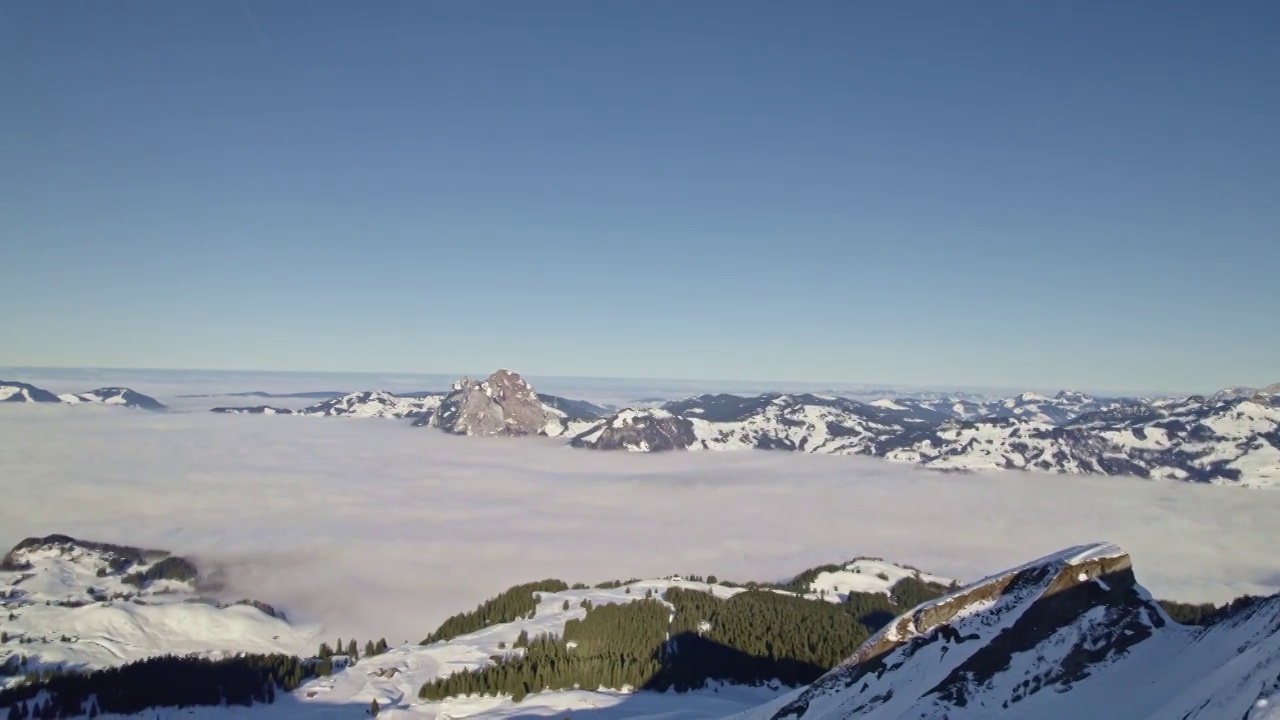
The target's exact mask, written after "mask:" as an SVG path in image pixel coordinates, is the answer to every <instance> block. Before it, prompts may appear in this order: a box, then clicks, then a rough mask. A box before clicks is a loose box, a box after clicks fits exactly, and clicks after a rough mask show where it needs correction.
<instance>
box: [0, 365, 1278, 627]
mask: <svg viewBox="0 0 1280 720" xmlns="http://www.w3.org/2000/svg"><path fill="white" fill-rule="evenodd" d="M56 389H58V390H62V388H56ZM1277 517H1280V492H1270V491H1265V490H1245V489H1238V488H1221V487H1204V486H1194V485H1189V484H1184V483H1176V482H1150V481H1143V480H1137V479H1128V478H1107V477H1078V476H1062V475H1042V474H1033V473H1015V472H1008V473H991V474H969V475H957V474H940V473H934V472H929V471H923V470H918V469H916V468H913V467H910V466H904V465H898V464H892V463H888V462H886V461H882V460H879V459H874V458H858V457H827V456H810V455H803V454H797V453H785V452H764V451H738V452H719V453H696V452H690V453H668V454H651V455H645V454H627V453H605V452H595V451H588V450H577V449H572V448H569V447H567V446H565V445H564V444H563V442H562V441H557V440H548V439H534V438H467V437H455V436H451V435H447V434H445V433H442V432H439V431H437V430H434V429H428V428H414V427H411V426H410V424H409V422H408V421H400V420H386V419H354V418H323V417H283V416H274V417H272V416H265V417H264V416H239V415H234V416H233V415H215V414H212V413H208V412H170V413H148V412H144V411H132V410H125V409H120V408H109V407H67V406H52V407H50V406H32V405H20V406H16V407H13V406H10V407H0V544H3V545H4V546H6V547H7V546H10V545H12V544H14V543H16V542H17V541H19V540H20V539H22V538H23V537H26V536H30V535H45V534H49V533H54V532H61V533H67V534H71V535H75V536H78V537H84V538H87V539H95V540H104V541H113V542H122V543H130V544H137V545H144V546H152V547H160V548H167V549H171V550H173V551H176V552H180V553H187V554H191V555H193V556H195V557H197V558H199V559H201V560H204V561H205V562H206V563H213V564H217V565H219V566H221V567H223V568H225V569H226V570H227V572H228V574H229V576H230V580H231V587H230V588H228V590H227V592H228V593H229V594H231V595H238V596H244V595H248V596H251V597H255V598H258V599H261V600H265V601H267V602H270V603H273V604H276V605H279V606H282V607H284V608H286V609H287V610H288V611H290V613H291V616H293V617H294V618H296V619H300V620H303V621H307V622H316V623H321V624H323V625H324V626H325V630H326V633H327V634H329V635H338V634H341V635H343V636H347V637H350V636H352V635H355V636H357V637H359V638H362V639H363V638H371V637H372V638H376V637H386V638H387V639H388V640H389V641H391V642H393V643H394V642H401V641H404V640H409V641H417V640H419V639H420V638H421V637H422V636H424V635H426V634H427V633H428V632H429V631H430V630H432V629H433V628H434V627H435V626H436V625H437V624H438V623H439V622H440V621H441V620H442V619H443V618H444V617H446V616H448V615H450V614H452V613H455V612H458V611H461V610H467V609H470V608H472V607H474V606H475V604H476V603H477V602H479V601H481V600H483V599H484V598H485V597H488V596H491V595H493V594H495V593H497V592H499V591H501V590H503V589H505V588H506V587H508V586H510V585H512V584H515V583H518V582H524V581H528V580H535V579H540V578H544V577H560V578H563V579H565V580H567V581H569V582H573V581H578V580H581V581H585V582H590V583H594V582H598V581H601V580H608V579H613V578H619V579H626V578H629V577H632V576H636V577H654V576H660V575H666V574H670V573H677V572H678V573H697V574H703V575H705V574H716V575H718V576H720V577H722V578H733V579H737V580H747V579H759V580H776V579H782V578H784V577H787V576H790V575H792V574H794V573H795V572H797V571H799V570H801V569H803V568H805V567H809V566H812V565H815V564H820V563H826V562H833V561H839V560H843V559H848V558H851V557H854V556H858V555H872V556H881V557H885V558H888V559H891V560H895V561H899V562H905V563H909V564H913V565H916V566H918V567H921V568H924V569H927V570H930V571H933V572H937V573H939V574H943V575H947V576H951V577H956V578H959V579H962V580H972V579H977V578H979V577H981V576H983V575H986V574H989V573H991V572H995V571H998V570H1000V569H1002V568H1004V567H1007V566H1011V565H1014V564H1017V563H1020V562H1023V561H1025V560H1028V559H1032V558H1034V557H1037V556H1040V555H1043V554H1047V553H1049V552H1052V551H1054V550H1057V549H1060V548H1063V547H1066V546H1070V545H1075V544H1080V543H1085V542H1092V541H1098V540H1110V541H1114V542H1117V543H1119V544H1120V545H1121V546H1122V547H1124V548H1126V549H1127V550H1129V551H1130V553H1131V554H1132V555H1133V558H1134V563H1135V566H1136V569H1137V573H1138V577H1139V580H1140V581H1141V582H1143V583H1144V584H1145V585H1146V586H1147V587H1149V588H1150V589H1151V590H1152V591H1153V592H1154V593H1155V594H1156V595H1158V596H1160V597H1172V598H1178V599H1183V600H1193V601H1202V600H1212V601H1222V600H1226V599H1228V598H1231V597H1234V596H1237V595H1240V594H1242V593H1270V592H1275V591H1276V590H1277V589H1280V556H1277V555H1276V554H1275V552H1274V546H1275V542H1276V540H1277V539H1280V531H1278V530H1277V528H1276V525H1275V518H1277Z"/></svg>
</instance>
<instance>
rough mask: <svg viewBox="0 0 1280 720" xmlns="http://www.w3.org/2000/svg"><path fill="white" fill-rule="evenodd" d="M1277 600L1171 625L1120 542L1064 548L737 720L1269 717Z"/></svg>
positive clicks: (934, 604) (907, 624)
mask: <svg viewBox="0 0 1280 720" xmlns="http://www.w3.org/2000/svg"><path fill="white" fill-rule="evenodd" d="M1278 681H1280V596H1272V597H1270V598H1267V599H1264V600H1261V601H1259V602H1257V603H1255V604H1253V605H1250V606H1248V607H1245V608H1244V609H1242V610H1239V611H1237V612H1236V613H1235V614H1234V615H1232V616H1231V617H1228V618H1226V619H1224V620H1221V621H1219V622H1218V623H1216V624H1214V625H1212V626H1210V627H1208V628H1190V627H1185V626H1181V625H1176V624H1174V623H1173V622H1172V621H1171V620H1170V619H1169V618H1168V616H1167V615H1166V614H1165V613H1164V612H1163V610H1162V609H1161V608H1160V606H1159V605H1158V604H1156V603H1155V602H1153V601H1152V599H1151V597H1150V595H1148V594H1147V592H1146V591H1145V590H1144V589H1143V588H1142V587H1141V586H1139V585H1137V584H1136V582H1135V580H1134V575H1133V571H1132V569H1131V567H1130V563H1129V557H1128V556H1127V555H1126V554H1124V553H1123V551H1121V550H1120V549H1119V548H1117V547H1115V546H1113V545H1108V544H1100V545H1092V546H1085V547H1078V548H1071V549H1069V550H1066V551H1064V552H1062V553H1058V554H1056V555H1051V556H1049V557H1045V558H1042V559H1040V560H1037V561H1035V562H1032V563H1028V564H1027V565H1024V566H1022V567H1018V568H1014V569H1011V570H1008V571H1006V572H1003V573H1000V574H997V575H994V576H992V577H989V578H986V579H985V580H982V581H980V582H978V583H975V584H973V585H970V586H968V587H966V588H963V589H961V590H958V591H956V592H954V593H951V594H949V595H947V596H944V597H942V598H940V599H937V600H933V601H930V602H927V603H924V604H922V605H920V606H919V607H917V608H915V609H914V610H912V611H911V612H909V613H907V614H905V615H903V616H902V617H899V618H898V619H897V620H895V621H894V622H892V623H891V624H889V625H888V626H886V627H885V628H884V629H883V630H881V631H880V633H878V634H877V635H876V636H875V637H873V638H872V639H871V640H869V641H867V643H865V644H864V645H863V646H862V648H860V649H859V650H858V652H857V653H856V654H854V655H853V656H852V657H851V658H850V659H849V660H848V661H847V662H846V663H845V664H844V665H843V666H841V667H839V668H836V669H835V670H832V671H831V672H830V673H828V674H827V675H825V676H824V677H822V678H821V679H819V680H818V681H817V682H815V683H813V684H812V685H811V686H809V687H808V688H805V689H803V690H800V691H797V692H794V693H791V694H789V695H787V696H785V697H783V698H780V699H778V700H775V701H772V702H770V703H767V704H765V705H764V706H762V707H759V708H755V709H753V710H750V711H747V712H745V713H742V714H740V715H738V716H736V717H737V718H739V719H740V720H765V719H769V720H781V719H782V718H800V717H803V718H806V720H820V719H823V718H852V717H858V718H895V719H899V718H900V719H904V720H905V719H906V718H948V719H949V720H960V719H961V718H996V717H1008V718H1027V719H1029V720H1034V719H1041V718H1042V719H1044V720H1059V719H1061V720H1066V719H1068V718H1081V717H1098V718H1102V717H1107V718H1126V719H1128V720H1142V719H1146V718H1149V719H1150V720H1158V719H1162V718H1185V719H1187V720H1191V719H1193V718H1204V719H1206V720H1207V719H1210V718H1243V717H1250V718H1259V717H1271V715H1269V714H1268V713H1270V709H1271V702H1272V700H1273V699H1274V698H1273V696H1274V695H1275V694H1276V689H1277V682H1278Z"/></svg>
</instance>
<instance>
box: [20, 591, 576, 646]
mask: <svg viewBox="0 0 1280 720" xmlns="http://www.w3.org/2000/svg"><path fill="white" fill-rule="evenodd" d="M560 609H561V610H568V609H569V601H568V600H565V601H564V605H561V606H560ZM5 642H9V641H8V640H5Z"/></svg>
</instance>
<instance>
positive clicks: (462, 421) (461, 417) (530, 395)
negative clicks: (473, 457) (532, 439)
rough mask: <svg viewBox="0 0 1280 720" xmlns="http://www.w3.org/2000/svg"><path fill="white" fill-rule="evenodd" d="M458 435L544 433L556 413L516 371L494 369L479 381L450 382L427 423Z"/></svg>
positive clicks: (557, 425) (465, 379) (466, 379)
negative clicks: (437, 407)
mask: <svg viewBox="0 0 1280 720" xmlns="http://www.w3.org/2000/svg"><path fill="white" fill-rule="evenodd" d="M428 424H429V425H430V426H432V427H438V428H440V429H442V430H445V431H447V432H451V433H455V434H458V435H546V434H550V433H549V432H548V426H554V427H555V428H556V430H557V431H558V430H559V429H560V424H559V423H558V422H557V421H556V416H555V415H554V414H553V413H552V412H551V411H549V410H548V409H547V407H546V406H545V405H544V404H543V403H542V401H541V400H540V399H539V398H538V394H537V393H536V392H534V390H533V388H532V387H530V386H529V383H527V382H525V381H524V378H522V377H520V375H519V374H518V373H514V372H511V371H510V370H498V371H497V372H495V373H493V374H492V375H490V376H489V377H488V378H487V379H486V380H484V381H483V382H476V381H474V380H472V379H470V378H463V379H462V380H460V381H458V382H456V383H454V385H453V390H452V392H450V393H449V394H448V395H446V396H445V398H444V400H443V401H442V402H441V403H440V408H439V409H438V410H437V411H436V413H435V414H434V415H432V417H431V420H430V421H429V423H428Z"/></svg>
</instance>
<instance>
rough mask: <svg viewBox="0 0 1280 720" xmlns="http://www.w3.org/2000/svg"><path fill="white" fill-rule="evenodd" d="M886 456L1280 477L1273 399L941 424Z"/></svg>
mask: <svg viewBox="0 0 1280 720" xmlns="http://www.w3.org/2000/svg"><path fill="white" fill-rule="evenodd" d="M885 456H886V457H887V458H889V459H890V460H900V461H906V462H915V463H919V464H921V465H923V466H925V467H928V468H934V469H941V470H975V469H1020V470H1043V471H1052V472H1068V473H1094V474H1106V475H1120V474H1124V475H1137V476H1139V477H1149V478H1154V479H1169V480H1190V481H1194V482H1211V483H1219V484H1223V483H1235V484H1241V485H1247V486H1253V487H1274V486H1280V402H1269V401H1268V402H1264V401H1262V400H1261V396H1259V399H1258V400H1242V399H1237V400H1230V401H1226V402H1222V403H1219V404H1209V403H1207V402H1200V401H1194V400H1193V401H1186V402H1181V403H1177V404H1165V405H1148V406H1145V407H1140V408H1125V409H1123V410H1121V409H1116V410H1115V411H1112V412H1106V411H1099V412H1097V413H1090V414H1087V415H1084V416H1081V417H1079V418H1077V419H1075V420H1073V421H1071V422H1068V423H1066V424H1064V425H1051V424H1048V423H1044V422H1041V421H1037V420H1023V419H1019V418H986V419H982V420H978V421H974V422H963V421H955V422H950V423H947V424H944V425H943V426H941V427H940V428H938V429H937V430H936V431H935V432H933V433H932V434H931V435H930V436H929V437H927V438H923V439H919V440H917V441H915V442H913V443H911V444H910V445H907V446H904V447H902V448H899V449H896V450H891V451H890V452H888V453H886V454H885Z"/></svg>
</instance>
